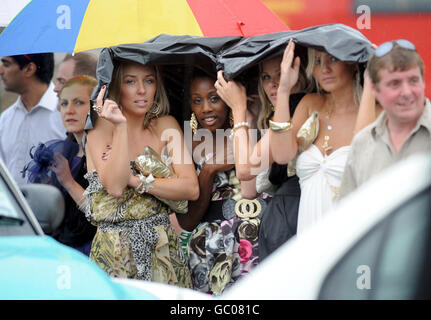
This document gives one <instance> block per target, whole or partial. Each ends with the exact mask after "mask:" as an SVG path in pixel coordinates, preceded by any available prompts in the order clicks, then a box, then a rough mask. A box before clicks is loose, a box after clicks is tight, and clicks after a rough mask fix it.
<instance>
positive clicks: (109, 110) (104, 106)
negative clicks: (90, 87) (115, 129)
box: [93, 86, 127, 125]
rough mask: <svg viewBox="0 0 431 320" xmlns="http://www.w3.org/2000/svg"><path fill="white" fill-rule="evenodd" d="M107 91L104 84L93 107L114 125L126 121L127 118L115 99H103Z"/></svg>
mask: <svg viewBox="0 0 431 320" xmlns="http://www.w3.org/2000/svg"><path fill="white" fill-rule="evenodd" d="M105 91H106V86H103V87H102V89H100V92H99V95H98V96H97V100H96V104H95V105H93V109H94V110H95V111H96V112H97V114H98V115H99V117H101V118H104V119H106V120H108V121H109V122H111V123H112V124H114V125H118V124H123V123H126V122H127V120H126V118H125V117H124V115H123V113H122V112H121V110H120V108H119V106H118V104H117V103H116V102H115V101H113V100H109V99H106V100H105V101H103V97H104V96H105Z"/></svg>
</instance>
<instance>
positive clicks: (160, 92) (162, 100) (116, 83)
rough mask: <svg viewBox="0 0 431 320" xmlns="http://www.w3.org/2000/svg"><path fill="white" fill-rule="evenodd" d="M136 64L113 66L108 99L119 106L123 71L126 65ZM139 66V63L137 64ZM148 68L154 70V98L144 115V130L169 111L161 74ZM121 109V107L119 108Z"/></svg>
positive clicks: (130, 62)
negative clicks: (153, 120)
mask: <svg viewBox="0 0 431 320" xmlns="http://www.w3.org/2000/svg"><path fill="white" fill-rule="evenodd" d="M133 63H138V62H134V61H128V60H127V61H125V60H118V61H117V62H116V64H115V67H114V71H113V73H112V80H111V85H110V88H109V93H108V98H109V99H111V100H114V101H115V102H117V103H118V105H120V104H119V103H120V97H121V83H122V81H123V70H124V66H125V65H127V64H133ZM138 64H139V63H138ZM147 66H148V67H151V68H154V71H155V74H156V76H155V78H156V94H155V96H154V102H153V105H152V106H151V108H150V110H148V112H147V114H146V115H145V120H144V128H148V126H149V125H150V122H151V120H152V119H154V118H157V117H160V116H163V115H167V114H168V113H169V110H170V106H169V100H168V95H167V94H166V89H165V86H164V84H163V79H162V75H161V72H160V70H159V68H158V67H157V66H154V65H147ZM120 108H121V106H120Z"/></svg>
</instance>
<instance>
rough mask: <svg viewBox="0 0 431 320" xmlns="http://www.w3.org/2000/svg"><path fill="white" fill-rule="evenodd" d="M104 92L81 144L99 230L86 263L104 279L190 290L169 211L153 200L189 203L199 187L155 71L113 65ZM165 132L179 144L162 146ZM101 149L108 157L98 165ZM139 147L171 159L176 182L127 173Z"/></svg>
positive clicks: (131, 64) (91, 212) (91, 214)
mask: <svg viewBox="0 0 431 320" xmlns="http://www.w3.org/2000/svg"><path fill="white" fill-rule="evenodd" d="M106 90H107V87H106V86H103V87H102V89H101V90H100V92H99V95H98V97H97V101H96V102H95V105H94V106H93V109H94V110H95V111H96V112H97V113H98V116H99V117H98V119H97V121H96V123H95V126H94V129H92V130H90V131H89V132H88V136H87V144H86V152H87V164H88V174H87V178H88V179H89V182H90V186H89V188H88V189H87V191H86V193H87V196H88V200H89V202H88V203H87V206H88V214H89V218H90V220H91V221H92V222H93V223H94V224H96V225H97V226H98V229H97V233H96V236H95V238H94V241H93V245H92V248H91V255H90V257H91V259H93V260H94V261H95V262H96V263H98V264H99V266H101V267H102V268H103V269H104V270H105V271H106V272H107V273H108V274H109V275H111V276H115V277H124V278H135V279H144V280H152V281H157V282H164V283H168V284H174V285H179V286H183V287H191V285H192V284H191V279H190V273H189V270H188V268H187V266H186V264H185V259H184V255H183V252H182V250H181V247H180V241H179V239H178V236H177V234H176V232H175V230H174V229H173V227H172V226H171V224H170V222H169V217H168V215H169V213H170V212H171V210H170V209H169V208H168V206H167V205H165V204H164V203H162V202H161V201H160V200H158V199H157V198H156V196H157V197H160V198H164V199H169V200H196V199H197V198H198V196H199V186H198V181H197V176H196V173H195V171H194V166H193V164H192V161H191V157H190V155H189V154H188V153H187V150H186V149H184V147H183V145H184V144H183V135H182V130H181V128H180V127H179V125H178V123H177V122H176V120H175V119H174V118H173V117H171V116H168V115H166V114H167V113H168V111H169V109H168V108H169V105H168V100H167V98H166V93H165V90H164V87H163V83H162V79H161V76H160V73H159V71H158V68H157V67H155V66H149V65H142V64H139V63H136V62H132V61H124V60H122V61H118V62H117V64H116V66H115V68H114V72H113V77H112V82H111V85H110V88H109V95H108V98H107V99H105V100H104V99H103V97H104V95H105V92H106ZM168 131H169V132H175V133H176V137H177V138H178V137H179V139H175V138H173V139H171V140H169V141H164V140H162V136H163V134H164V133H166V132H168ZM168 142H169V148H168ZM107 145H109V146H110V150H109V156H108V157H104V158H102V156H103V155H104V154H106V152H107V151H108V150H107V147H106V146H107ZM146 146H149V147H151V148H152V149H153V150H154V151H155V152H156V153H157V154H158V155H160V156H162V155H163V154H166V155H168V156H169V157H170V158H171V159H172V168H173V170H174V171H175V174H176V175H175V177H173V178H156V179H154V178H153V177H152V176H151V175H150V176H143V175H142V174H140V175H139V174H136V173H134V172H132V170H131V166H130V162H131V161H134V160H135V159H136V158H137V157H138V156H139V155H140V154H141V153H142V151H143V150H144V148H145V147H146ZM171 147H172V148H171ZM174 151H176V152H174Z"/></svg>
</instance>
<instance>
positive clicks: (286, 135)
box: [270, 41, 376, 235]
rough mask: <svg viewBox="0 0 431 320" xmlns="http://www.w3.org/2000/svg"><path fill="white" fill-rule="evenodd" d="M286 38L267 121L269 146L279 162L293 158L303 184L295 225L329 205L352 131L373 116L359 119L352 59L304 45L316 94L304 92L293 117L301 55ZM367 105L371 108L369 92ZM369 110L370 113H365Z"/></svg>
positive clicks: (302, 226) (357, 81)
mask: <svg viewBox="0 0 431 320" xmlns="http://www.w3.org/2000/svg"><path fill="white" fill-rule="evenodd" d="M294 49H295V44H294V42H293V41H290V42H289V45H288V46H287V48H286V50H285V52H284V56H283V61H282V63H281V76H280V84H279V87H278V91H277V97H278V99H277V104H276V106H275V112H274V117H273V120H272V121H271V123H270V129H271V130H270V146H271V152H272V155H273V158H274V160H275V161H276V162H278V163H288V162H290V161H296V174H297V175H298V177H299V181H300V186H301V199H300V204H299V213H298V230H297V234H298V235H300V234H302V233H303V232H304V230H306V229H308V228H309V227H310V226H311V225H313V224H315V223H316V222H317V221H319V220H320V219H321V218H322V217H323V215H324V214H325V213H327V212H328V211H329V210H330V209H331V208H332V206H333V203H334V200H335V199H336V198H337V194H338V188H339V186H340V184H341V179H342V177H343V173H344V166H345V163H346V160H347V155H348V153H349V151H350V143H351V141H352V138H353V136H354V134H355V133H356V132H357V131H358V130H359V129H361V128H363V127H364V126H365V125H367V124H368V123H370V122H372V121H373V120H374V119H375V117H376V115H375V114H374V115H372V116H371V117H368V116H367V117H361V118H358V111H359V109H360V108H359V104H360V97H361V95H362V86H361V81H360V70H359V67H358V65H357V64H355V63H346V62H342V61H339V60H337V59H336V58H335V57H333V56H331V55H329V54H328V53H326V52H321V51H317V50H314V49H311V48H309V49H308V61H309V63H308V66H307V76H308V77H309V79H310V80H312V81H315V83H316V86H317V88H318V92H317V93H311V94H307V95H306V96H305V97H304V98H303V99H302V100H301V102H300V103H299V105H298V107H297V108H296V111H295V114H294V116H293V118H292V119H291V117H290V113H289V96H290V94H291V90H292V88H293V86H294V85H295V83H296V82H297V79H298V71H299V65H300V59H299V57H296V58H295V59H294ZM364 96H366V97H367V99H366V100H367V101H363V102H361V103H365V104H366V106H365V107H361V109H364V110H365V109H367V108H368V110H374V106H373V99H372V97H371V96H370V95H368V87H367V95H365V94H364ZM368 115H369V113H368Z"/></svg>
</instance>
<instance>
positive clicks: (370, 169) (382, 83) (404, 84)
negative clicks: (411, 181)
mask: <svg viewBox="0 0 431 320" xmlns="http://www.w3.org/2000/svg"><path fill="white" fill-rule="evenodd" d="M368 72H369V76H370V78H371V81H372V92H373V94H374V96H375V98H376V100H377V101H378V102H379V103H380V105H381V106H382V108H383V112H382V113H381V114H380V116H379V117H378V118H377V120H376V121H374V122H373V123H372V124H371V125H369V126H368V127H366V128H364V129H363V130H362V131H360V132H359V133H358V134H357V135H356V136H355V138H354V139H353V141H352V150H351V152H350V154H349V157H348V159H347V163H346V169H345V171H344V176H343V181H342V183H341V187H340V198H341V197H343V196H345V195H346V194H348V193H350V192H351V191H353V190H354V189H356V188H357V187H359V186H360V185H361V184H363V183H364V182H366V181H367V180H368V179H370V178H371V177H372V176H374V175H376V174H377V173H379V172H380V171H382V170H383V169H385V168H387V167H389V166H390V165H391V164H393V163H395V162H397V161H399V160H401V159H405V158H407V157H408V156H410V155H412V154H414V153H418V152H427V151H428V152H429V151H431V103H430V101H429V100H428V99H427V98H425V83H424V63H423V61H422V59H421V57H420V56H419V53H418V52H417V51H416V48H415V46H414V45H413V44H412V43H411V42H409V41H407V40H395V41H389V42H385V43H383V44H382V45H380V46H379V47H378V48H377V49H376V51H375V53H374V55H373V56H372V58H371V59H370V60H369V62H368Z"/></svg>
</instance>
